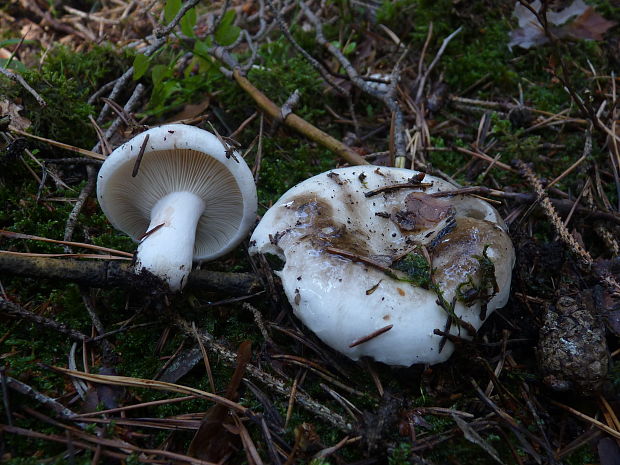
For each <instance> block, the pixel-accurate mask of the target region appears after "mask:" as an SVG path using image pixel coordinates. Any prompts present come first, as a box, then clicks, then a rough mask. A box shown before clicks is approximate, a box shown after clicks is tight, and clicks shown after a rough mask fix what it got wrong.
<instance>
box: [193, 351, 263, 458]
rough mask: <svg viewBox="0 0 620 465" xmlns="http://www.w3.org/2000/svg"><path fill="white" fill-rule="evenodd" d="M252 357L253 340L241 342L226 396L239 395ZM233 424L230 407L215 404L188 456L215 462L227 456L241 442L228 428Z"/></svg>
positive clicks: (195, 438) (201, 424)
mask: <svg viewBox="0 0 620 465" xmlns="http://www.w3.org/2000/svg"><path fill="white" fill-rule="evenodd" d="M251 357H252V345H251V343H250V341H244V342H242V343H241V344H240V345H239V349H238V350H237V366H236V367H235V371H234V372H233V375H232V378H231V380H230V383H229V384H228V388H227V389H226V394H225V395H224V397H225V398H227V399H230V400H236V399H237V397H238V396H239V393H238V392H237V391H238V390H239V386H240V385H241V380H242V379H243V375H244V373H245V368H246V366H247V364H248V363H249V362H250V358H251ZM232 425H233V417H232V416H231V415H230V409H229V408H228V407H226V406H223V405H219V404H215V405H214V406H213V407H211V408H210V409H209V410H208V411H207V413H206V415H205V416H204V418H203V419H202V421H201V422H200V427H199V428H198V431H196V434H195V435H194V438H193V439H192V442H191V443H190V445H189V449H188V451H187V455H189V456H190V457H196V458H198V459H201V460H206V461H212V462H220V461H221V460H223V459H225V458H226V457H228V456H229V455H230V454H232V453H233V452H234V451H235V449H236V448H237V443H238V442H239V435H238V434H235V433H233V432H232V431H231V428H229V426H232ZM237 426H238V425H237Z"/></svg>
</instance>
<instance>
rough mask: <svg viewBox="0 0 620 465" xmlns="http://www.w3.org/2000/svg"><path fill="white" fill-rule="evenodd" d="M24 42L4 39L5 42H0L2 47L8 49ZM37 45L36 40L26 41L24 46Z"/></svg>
mask: <svg viewBox="0 0 620 465" xmlns="http://www.w3.org/2000/svg"><path fill="white" fill-rule="evenodd" d="M21 41H22V40H21V39H4V40H0V47H6V46H7V45H15V44H19V43H20V42H21ZM34 43H36V41H34V40H24V43H23V45H31V44H34Z"/></svg>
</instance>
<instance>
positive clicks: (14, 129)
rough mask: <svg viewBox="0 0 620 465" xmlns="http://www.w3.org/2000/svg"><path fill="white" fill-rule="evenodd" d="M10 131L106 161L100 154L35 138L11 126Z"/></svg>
mask: <svg viewBox="0 0 620 465" xmlns="http://www.w3.org/2000/svg"><path fill="white" fill-rule="evenodd" d="M9 131H11V132H14V133H15V134H19V135H20V136H24V137H30V138H31V139H36V140H40V141H41V142H46V143H48V144H50V145H53V146H55V147H59V148H61V149H65V150H70V151H71V152H76V153H79V154H81V155H86V156H87V157H90V158H94V159H96V160H105V159H106V157H105V156H103V155H101V154H99V153H96V152H91V151H90V150H86V149H81V148H79V147H74V146H73V145H69V144H64V143H62V142H57V141H55V140H52V139H46V138H45V137H39V136H35V135H34V134H30V133H27V132H25V131H22V130H20V129H17V128H16V127H13V126H9Z"/></svg>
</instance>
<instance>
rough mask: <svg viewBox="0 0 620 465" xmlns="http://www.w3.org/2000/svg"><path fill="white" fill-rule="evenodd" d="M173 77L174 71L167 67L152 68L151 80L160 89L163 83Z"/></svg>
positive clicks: (157, 66) (156, 66)
mask: <svg viewBox="0 0 620 465" xmlns="http://www.w3.org/2000/svg"><path fill="white" fill-rule="evenodd" d="M171 75H172V71H171V70H170V68H168V67H167V66H166V65H155V66H153V68H151V79H153V86H155V87H159V85H160V84H161V83H162V81H163V80H164V79H166V78H167V77H170V76H171Z"/></svg>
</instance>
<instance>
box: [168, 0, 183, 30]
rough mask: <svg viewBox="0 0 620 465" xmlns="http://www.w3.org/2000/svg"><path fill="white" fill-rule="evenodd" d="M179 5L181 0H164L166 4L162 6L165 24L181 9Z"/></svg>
mask: <svg viewBox="0 0 620 465" xmlns="http://www.w3.org/2000/svg"><path fill="white" fill-rule="evenodd" d="M181 5H182V2H181V0H166V6H165V7H164V21H165V22H166V24H168V23H169V22H170V21H172V20H173V19H174V17H175V16H176V15H177V13H178V12H179V10H180V9H181Z"/></svg>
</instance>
